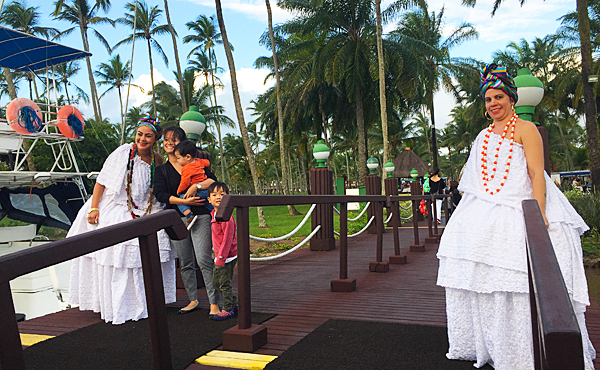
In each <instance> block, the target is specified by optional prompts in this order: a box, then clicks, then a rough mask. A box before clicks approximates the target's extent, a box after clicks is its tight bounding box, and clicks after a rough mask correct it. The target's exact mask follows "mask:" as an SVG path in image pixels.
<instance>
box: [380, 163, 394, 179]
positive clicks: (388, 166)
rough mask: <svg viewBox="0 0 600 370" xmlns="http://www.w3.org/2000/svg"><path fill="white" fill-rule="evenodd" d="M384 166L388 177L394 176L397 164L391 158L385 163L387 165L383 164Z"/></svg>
mask: <svg viewBox="0 0 600 370" xmlns="http://www.w3.org/2000/svg"><path fill="white" fill-rule="evenodd" d="M383 168H384V169H385V172H387V176H388V177H393V175H394V170H395V169H396V166H394V164H393V163H392V161H391V160H389V159H388V161H387V163H386V164H385V166H383Z"/></svg>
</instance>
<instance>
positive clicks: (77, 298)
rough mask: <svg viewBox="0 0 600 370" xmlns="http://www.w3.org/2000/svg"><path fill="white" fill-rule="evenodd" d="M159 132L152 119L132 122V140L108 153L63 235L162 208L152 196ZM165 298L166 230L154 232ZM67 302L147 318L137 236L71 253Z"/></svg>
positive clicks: (168, 270) (171, 297)
mask: <svg viewBox="0 0 600 370" xmlns="http://www.w3.org/2000/svg"><path fill="white" fill-rule="evenodd" d="M160 136H161V128H160V125H159V124H158V119H155V118H153V117H151V116H146V117H144V118H143V119H141V120H140V122H139V123H138V127H137V131H136V136H135V142H134V143H133V144H131V143H129V144H123V145H121V146H120V147H118V148H117V149H116V150H115V151H114V152H112V153H111V154H110V155H109V156H108V158H107V159H106V161H105V162H104V165H103V166H102V170H101V171H100V174H99V175H98V178H97V180H96V185H95V186H94V191H93V195H92V197H91V198H90V199H88V201H87V202H86V203H85V204H84V206H83V207H82V208H81V210H80V211H79V213H78V215H77V218H76V219H75V221H74V222H73V225H72V226H71V228H70V230H69V233H68V234H67V237H70V236H73V235H77V234H80V233H84V232H87V231H93V230H96V229H98V228H102V227H107V226H112V225H115V224H118V223H121V222H125V221H129V220H131V219H135V218H138V217H142V216H145V215H147V214H151V213H156V212H159V211H161V210H162V206H161V204H159V203H158V202H157V201H156V199H155V198H154V195H153V188H154V181H153V175H154V171H155V168H156V165H157V164H162V158H161V157H160V156H159V155H158V154H157V153H155V152H154V150H153V147H154V144H155V143H156V142H157V141H158V139H159V138H160ZM158 248H159V253H160V260H161V263H162V274H163V284H164V291H165V301H166V303H172V302H175V258H174V257H175V256H174V254H173V253H172V251H171V242H170V240H169V237H168V235H167V233H166V232H165V231H164V230H161V231H160V232H159V233H158ZM69 303H71V304H73V305H79V308H80V309H81V310H93V311H94V312H100V314H101V317H102V319H104V320H105V321H106V322H112V323H113V324H122V323H124V322H125V321H127V320H139V319H143V318H146V317H148V311H147V307H146V295H145V291H144V278H143V274H142V262H141V257H140V250H139V243H138V239H132V240H129V241H126V242H123V243H120V244H117V245H114V246H112V247H108V248H105V249H102V250H99V251H97V252H93V253H90V254H87V255H85V256H82V257H79V258H76V259H74V260H73V261H72V263H71V274H70V281H69Z"/></svg>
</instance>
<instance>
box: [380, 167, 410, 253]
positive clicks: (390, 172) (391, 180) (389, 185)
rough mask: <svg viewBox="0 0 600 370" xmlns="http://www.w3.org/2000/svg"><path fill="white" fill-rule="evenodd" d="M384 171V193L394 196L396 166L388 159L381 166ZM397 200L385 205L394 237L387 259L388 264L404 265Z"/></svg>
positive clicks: (396, 187) (396, 193) (396, 188)
mask: <svg viewBox="0 0 600 370" xmlns="http://www.w3.org/2000/svg"><path fill="white" fill-rule="evenodd" d="M383 168H384V169H385V172H387V179H385V180H383V182H384V185H385V194H386V195H391V196H395V195H398V179H397V178H395V177H394V170H395V169H396V166H394V163H393V162H392V161H391V160H389V159H388V161H387V163H386V164H385V165H384V166H383ZM398 203H399V202H392V203H391V204H390V205H389V207H387V214H388V215H390V214H391V215H392V217H391V218H390V221H389V222H388V227H389V226H391V227H392V228H393V231H392V232H393V237H394V254H393V255H392V256H390V257H389V259H388V261H389V263H390V264H397V265H404V264H406V261H407V259H406V255H402V254H400V237H399V235H398V227H400V207H399V204H398Z"/></svg>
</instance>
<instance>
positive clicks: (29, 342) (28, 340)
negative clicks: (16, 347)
mask: <svg viewBox="0 0 600 370" xmlns="http://www.w3.org/2000/svg"><path fill="white" fill-rule="evenodd" d="M19 335H20V336H21V344H22V345H24V346H33V345H34V344H36V343H39V342H43V341H45V340H46V339H50V338H54V336H53V335H41V334H22V333H21V334H19Z"/></svg>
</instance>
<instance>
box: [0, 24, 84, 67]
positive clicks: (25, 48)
mask: <svg viewBox="0 0 600 370" xmlns="http://www.w3.org/2000/svg"><path fill="white" fill-rule="evenodd" d="M91 55H92V54H91V53H88V52H85V51H81V50H78V49H74V48H71V47H68V46H64V45H61V44H57V43H55V42H52V41H48V40H44V39H41V38H39V37H35V36H31V35H28V34H26V33H23V32H19V31H15V30H13V29H10V28H6V27H1V26H0V67H8V68H11V69H16V70H20V71H36V70H38V69H42V68H46V67H50V66H55V65H58V64H61V63H65V62H70V61H72V60H77V59H81V58H85V57H88V56H91Z"/></svg>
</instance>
